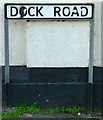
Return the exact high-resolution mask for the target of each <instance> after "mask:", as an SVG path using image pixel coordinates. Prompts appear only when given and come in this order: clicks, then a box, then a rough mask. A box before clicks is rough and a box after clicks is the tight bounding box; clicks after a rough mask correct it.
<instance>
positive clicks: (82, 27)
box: [27, 21, 90, 67]
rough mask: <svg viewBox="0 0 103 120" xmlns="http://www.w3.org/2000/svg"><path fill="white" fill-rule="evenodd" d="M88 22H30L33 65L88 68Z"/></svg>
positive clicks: (29, 53)
mask: <svg viewBox="0 0 103 120" xmlns="http://www.w3.org/2000/svg"><path fill="white" fill-rule="evenodd" d="M89 33H90V29H89V22H88V21H65V22H62V21H39V22H38V21H36V22H31V21H30V22H28V23H27V64H28V66H29V67H33V66H34V67H86V66H88V61H89V36H90V34H89Z"/></svg>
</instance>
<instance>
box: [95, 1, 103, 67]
mask: <svg viewBox="0 0 103 120" xmlns="http://www.w3.org/2000/svg"><path fill="white" fill-rule="evenodd" d="M95 7H96V9H95V15H94V17H95V24H94V66H101V2H96V3H95Z"/></svg>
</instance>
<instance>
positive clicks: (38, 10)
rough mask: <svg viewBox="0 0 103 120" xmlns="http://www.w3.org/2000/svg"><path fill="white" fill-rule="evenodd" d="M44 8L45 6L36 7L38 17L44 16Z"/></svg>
mask: <svg viewBox="0 0 103 120" xmlns="http://www.w3.org/2000/svg"><path fill="white" fill-rule="evenodd" d="M42 8H43V6H41V7H40V8H38V7H36V16H38V15H39V14H40V15H41V16H43V14H42V13H41V9H42Z"/></svg>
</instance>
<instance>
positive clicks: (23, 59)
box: [0, 0, 101, 66]
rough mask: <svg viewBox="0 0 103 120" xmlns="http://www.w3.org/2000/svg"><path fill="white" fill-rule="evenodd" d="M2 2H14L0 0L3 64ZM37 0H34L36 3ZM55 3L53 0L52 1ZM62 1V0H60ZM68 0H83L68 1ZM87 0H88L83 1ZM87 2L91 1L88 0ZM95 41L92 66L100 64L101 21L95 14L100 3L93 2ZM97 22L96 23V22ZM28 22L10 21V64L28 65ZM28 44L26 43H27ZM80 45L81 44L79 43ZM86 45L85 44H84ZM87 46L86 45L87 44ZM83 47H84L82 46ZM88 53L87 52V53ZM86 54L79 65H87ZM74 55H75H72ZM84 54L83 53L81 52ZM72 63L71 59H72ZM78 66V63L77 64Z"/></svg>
mask: <svg viewBox="0 0 103 120" xmlns="http://www.w3.org/2000/svg"><path fill="white" fill-rule="evenodd" d="M4 2H15V1H14V0H12V1H11V0H10V1H6V0H5V1H4V0H2V1H1V4H0V5H1V6H0V8H1V9H0V27H1V28H2V29H0V35H1V37H0V64H1V65H4V39H3V38H4V35H3V26H4V25H3V4H4ZM17 2H21V3H22V2H23V3H24V2H27V0H23V1H19V0H18V1H17ZM32 2H34V1H32V0H31V1H30V3H32ZM36 2H37V1H35V3H36ZM43 2H46V3H47V1H43V0H40V1H39V3H43ZM52 2H54V3H55V1H52ZM58 2H60V0H57V3H58ZM61 2H64V1H61ZM70 2H78V3H79V2H84V1H81V0H80V1H77V0H74V1H70ZM85 2H88V1H85ZM89 2H91V1H90V0H89ZM65 3H67V1H65ZM95 7H96V9H95V14H96V16H95V42H94V45H95V46H94V66H101V47H99V46H101V37H100V36H101V33H100V26H101V22H100V17H97V15H98V16H99V15H100V9H101V8H100V3H95ZM97 23H98V24H97ZM29 24H30V23H26V21H10V65H14V66H15V65H29V63H28V58H29V55H28V51H27V50H26V44H27V43H28V38H27V36H28V34H29V32H30V31H29V32H28V33H27V31H28V28H27V26H28V25H29ZM21 25H22V28H20V27H19V26H21ZM79 44H80V43H79ZM27 46H28V45H27ZM80 47H81V44H80ZM85 47H86V46H85ZM87 47H88V46H87ZM74 49H75V50H76V48H75V47H74ZM84 49H85V48H84ZM82 52H83V51H81V53H80V54H82ZM87 52H88V48H87ZM87 54H88V53H87ZM87 54H86V56H87V57H85V63H86V64H85V63H84V65H81V66H87V64H88V62H87V59H88V55H87ZM74 56H75V55H74ZM83 56H84V53H83ZM72 64H73V61H72ZM77 66H79V64H78V65H77Z"/></svg>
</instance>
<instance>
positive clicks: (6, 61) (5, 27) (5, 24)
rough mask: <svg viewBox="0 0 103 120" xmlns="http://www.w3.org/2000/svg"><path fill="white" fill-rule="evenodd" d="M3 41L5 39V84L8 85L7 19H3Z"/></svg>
mask: <svg viewBox="0 0 103 120" xmlns="http://www.w3.org/2000/svg"><path fill="white" fill-rule="evenodd" d="M4 39H5V84H7V83H9V27H8V19H6V18H5V17H4Z"/></svg>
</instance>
